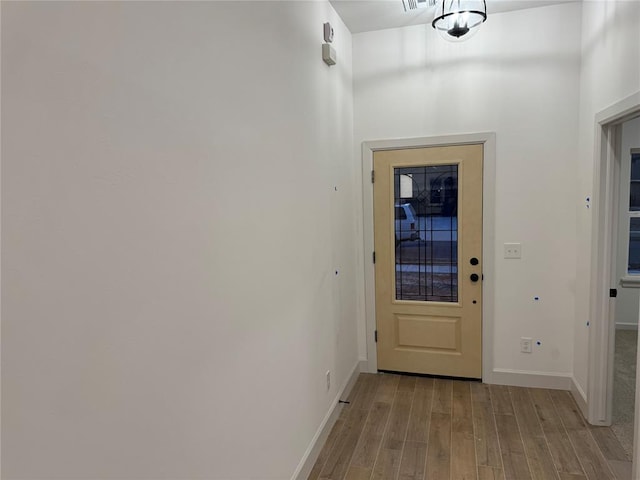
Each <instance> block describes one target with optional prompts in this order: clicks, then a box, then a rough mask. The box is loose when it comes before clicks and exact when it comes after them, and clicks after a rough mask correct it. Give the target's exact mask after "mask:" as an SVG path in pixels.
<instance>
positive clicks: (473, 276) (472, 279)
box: [469, 273, 480, 282]
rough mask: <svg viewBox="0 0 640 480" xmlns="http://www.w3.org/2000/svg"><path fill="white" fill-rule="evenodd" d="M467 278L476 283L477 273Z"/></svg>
mask: <svg viewBox="0 0 640 480" xmlns="http://www.w3.org/2000/svg"><path fill="white" fill-rule="evenodd" d="M469 278H470V279H471V281H472V282H477V281H478V280H479V279H480V277H479V276H478V274H477V273H472V274H471V276H470V277H469Z"/></svg>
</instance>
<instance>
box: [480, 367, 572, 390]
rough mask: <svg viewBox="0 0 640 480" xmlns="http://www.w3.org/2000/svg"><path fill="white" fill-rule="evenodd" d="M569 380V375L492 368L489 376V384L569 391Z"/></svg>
mask: <svg viewBox="0 0 640 480" xmlns="http://www.w3.org/2000/svg"><path fill="white" fill-rule="evenodd" d="M571 380H572V376H571V374H570V373H547V372H529V371H524V370H510V369H506V368H494V369H493V373H492V375H491V383H493V384H496V385H512V386H514V387H529V388H550V389H553V390H571Z"/></svg>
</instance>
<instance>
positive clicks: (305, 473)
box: [291, 361, 366, 480]
mask: <svg viewBox="0 0 640 480" xmlns="http://www.w3.org/2000/svg"><path fill="white" fill-rule="evenodd" d="M365 363H366V362H365ZM361 364H362V362H361V361H358V362H357V363H356V364H355V365H354V367H353V370H352V372H351V375H349V378H347V380H346V381H345V382H344V384H343V385H342V388H341V389H340V390H339V391H338V394H337V395H336V397H335V398H334V399H333V402H332V403H331V407H330V408H329V411H328V412H327V414H326V415H325V417H324V420H322V423H321V424H320V427H319V428H318V431H317V432H316V434H315V435H314V436H313V439H312V440H311V443H310V444H309V447H308V448H307V450H306V451H305V452H304V455H303V456H302V460H300V463H299V464H298V468H296V470H295V472H293V475H292V477H291V480H306V479H307V478H308V477H309V474H310V473H311V470H312V469H313V465H314V464H315V463H316V460H317V459H318V456H319V455H320V450H322V447H323V446H324V442H326V440H327V437H328V436H329V432H331V429H332V428H333V425H334V424H335V423H336V420H337V419H338V415H339V414H340V410H342V406H341V405H340V404H339V403H338V400H340V399H341V398H346V397H348V396H349V393H351V389H352V388H353V386H354V385H355V383H356V380H358V375H359V374H360V367H361Z"/></svg>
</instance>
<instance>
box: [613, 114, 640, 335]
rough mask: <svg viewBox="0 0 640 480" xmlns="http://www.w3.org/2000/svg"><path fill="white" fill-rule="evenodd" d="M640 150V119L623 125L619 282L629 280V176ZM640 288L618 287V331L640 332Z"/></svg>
mask: <svg viewBox="0 0 640 480" xmlns="http://www.w3.org/2000/svg"><path fill="white" fill-rule="evenodd" d="M632 148H638V149H640V117H638V118H634V119H633V120H628V121H626V122H625V123H623V124H622V149H621V152H620V155H621V158H620V167H621V168H620V179H621V180H620V189H619V194H620V195H619V197H620V198H619V203H618V205H619V206H618V212H619V217H618V255H617V258H616V276H617V278H616V280H617V281H619V280H620V279H621V278H623V277H626V276H627V267H628V259H629V257H628V252H629V178H630V177H629V176H630V172H631V149H632ZM637 287H640V285H638V286H637ZM639 304H640V288H636V287H624V286H622V285H619V286H618V297H617V298H616V313H615V315H616V318H615V322H616V328H638V305H639Z"/></svg>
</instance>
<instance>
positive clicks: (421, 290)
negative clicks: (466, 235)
mask: <svg viewBox="0 0 640 480" xmlns="http://www.w3.org/2000/svg"><path fill="white" fill-rule="evenodd" d="M393 190H394V205H395V209H394V210H395V218H394V220H395V222H394V223H395V227H394V228H395V237H396V242H395V246H396V254H395V258H396V262H395V265H396V299H397V300H418V301H427V302H457V301H458V166H457V165H434V166H423V167H404V168H395V169H394V189H393Z"/></svg>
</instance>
